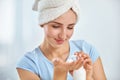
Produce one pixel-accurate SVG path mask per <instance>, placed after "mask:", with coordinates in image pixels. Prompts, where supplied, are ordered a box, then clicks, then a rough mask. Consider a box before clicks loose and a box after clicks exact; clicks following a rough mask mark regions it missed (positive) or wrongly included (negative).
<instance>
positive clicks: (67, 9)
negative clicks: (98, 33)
mask: <svg viewBox="0 0 120 80" xmlns="http://www.w3.org/2000/svg"><path fill="white" fill-rule="evenodd" d="M78 5H79V0H35V4H34V6H33V10H36V11H37V10H38V12H39V25H40V27H41V28H43V30H44V34H45V35H44V39H43V42H42V43H41V44H40V45H39V46H38V47H37V48H35V49H33V50H32V51H30V52H27V53H26V54H25V55H24V56H23V57H22V59H21V60H20V61H19V62H18V64H17V67H16V68H17V71H18V74H19V77H20V79H21V80H73V72H74V71H75V70H77V69H79V68H81V67H83V68H84V69H85V71H86V76H85V77H86V80H106V77H105V74H104V70H103V67H102V62H101V59H100V56H99V53H98V52H97V50H96V49H95V47H93V46H92V45H91V44H89V43H87V42H86V41H84V40H70V38H71V37H72V35H73V32H74V28H75V25H76V24H77V22H78V21H79V18H80V17H79V15H80V14H79V12H80V11H79V6H78ZM72 55H76V60H75V61H73V62H68V60H69V58H70V56H72ZM98 73H99V74H98Z"/></svg>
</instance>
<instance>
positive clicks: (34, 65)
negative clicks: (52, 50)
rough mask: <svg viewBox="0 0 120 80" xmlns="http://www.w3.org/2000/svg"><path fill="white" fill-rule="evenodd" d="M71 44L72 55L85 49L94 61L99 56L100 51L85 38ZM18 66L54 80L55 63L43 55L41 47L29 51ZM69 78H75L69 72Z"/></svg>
mask: <svg viewBox="0 0 120 80" xmlns="http://www.w3.org/2000/svg"><path fill="white" fill-rule="evenodd" d="M69 45H70V55H73V54H74V53H75V52H77V51H84V52H85V53H87V54H88V55H89V56H90V57H91V59H92V62H93V63H94V62H95V61H96V59H97V58H98V57H99V53H98V52H97V51H96V49H95V47H93V46H92V45H90V44H88V43H87V42H86V41H84V40H77V41H70V42H69ZM70 55H69V57H70ZM69 57H68V58H69ZM67 60H68V59H67ZM17 68H22V69H25V70H28V71H31V72H33V73H35V74H36V75H38V76H39V77H40V78H41V80H53V64H52V62H51V61H49V60H48V59H47V58H46V57H45V56H44V55H43V53H42V51H41V50H40V49H39V47H37V48H35V49H34V50H33V51H31V52H27V53H26V54H25V55H24V56H23V57H22V58H21V59H20V61H19V62H18V64H17ZM67 80H73V78H72V76H71V75H70V74H69V73H68V76H67Z"/></svg>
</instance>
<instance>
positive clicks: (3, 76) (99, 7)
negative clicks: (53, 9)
mask: <svg viewBox="0 0 120 80" xmlns="http://www.w3.org/2000/svg"><path fill="white" fill-rule="evenodd" d="M33 2H34V0H0V80H18V75H17V72H16V69H15V65H16V62H17V61H18V60H19V58H20V57H21V56H22V55H23V54H24V53H25V52H26V51H30V50H32V49H34V48H35V47H37V46H38V45H39V44H40V43H41V41H42V39H43V31H42V29H41V28H40V27H39V26H38V21H37V19H38V17H37V13H36V12H34V11H32V9H31V8H32V4H33ZM80 8H81V15H80V16H81V19H80V22H79V24H77V26H76V29H75V32H74V35H73V37H72V39H84V40H86V41H87V42H89V43H91V44H93V45H94V46H95V47H96V48H97V50H98V51H99V52H100V56H101V58H102V62H103V66H104V70H105V73H106V76H107V79H108V80H120V76H119V74H120V71H119V68H120V62H119V60H120V59H119V57H120V0H80Z"/></svg>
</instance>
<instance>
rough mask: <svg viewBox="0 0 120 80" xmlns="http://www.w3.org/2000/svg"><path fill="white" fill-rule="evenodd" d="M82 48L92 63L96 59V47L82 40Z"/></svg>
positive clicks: (97, 53)
mask: <svg viewBox="0 0 120 80" xmlns="http://www.w3.org/2000/svg"><path fill="white" fill-rule="evenodd" d="M82 49H83V51H84V52H85V53H87V54H88V55H89V56H90V58H91V59H92V62H93V63H94V62H95V61H96V60H97V59H98V57H99V52H98V51H97V50H96V48H95V47H94V46H93V45H91V44H89V43H87V42H86V41H84V42H83V48H82Z"/></svg>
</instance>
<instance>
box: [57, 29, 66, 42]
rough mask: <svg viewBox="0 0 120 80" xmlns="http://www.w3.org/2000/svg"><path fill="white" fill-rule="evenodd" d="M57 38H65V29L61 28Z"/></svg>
mask: <svg viewBox="0 0 120 80" xmlns="http://www.w3.org/2000/svg"><path fill="white" fill-rule="evenodd" d="M58 37H59V39H62V40H65V39H66V37H67V34H66V29H62V30H61V31H60V33H59V36H58Z"/></svg>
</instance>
